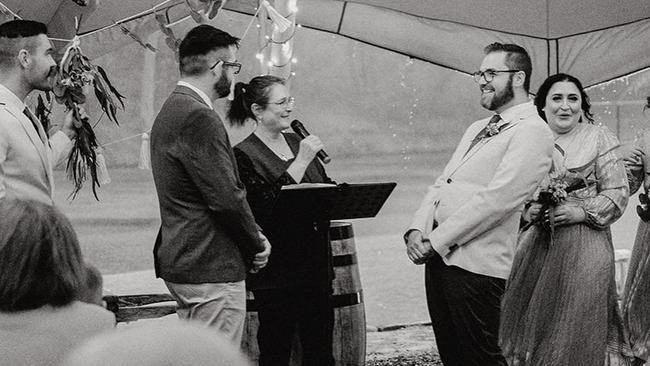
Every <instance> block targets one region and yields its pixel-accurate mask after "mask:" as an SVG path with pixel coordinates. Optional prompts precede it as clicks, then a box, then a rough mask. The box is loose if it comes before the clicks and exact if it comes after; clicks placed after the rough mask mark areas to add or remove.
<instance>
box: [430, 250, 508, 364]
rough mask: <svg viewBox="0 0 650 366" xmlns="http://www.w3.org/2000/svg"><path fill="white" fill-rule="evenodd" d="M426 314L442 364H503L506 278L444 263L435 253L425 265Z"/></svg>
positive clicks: (504, 362)
mask: <svg viewBox="0 0 650 366" xmlns="http://www.w3.org/2000/svg"><path fill="white" fill-rule="evenodd" d="M425 267H426V268H425V287H426V294H427V305H428V307H429V315H430V316H431V322H432V324H433V332H434V335H435V337H436V344H437V345H438V351H439V353H440V358H441V359H442V362H443V364H444V365H445V366H493V365H494V366H506V365H507V363H506V361H505V359H504V358H503V356H502V355H501V350H500V348H499V346H498V341H499V336H498V331H499V316H500V309H501V298H502V296H503V292H504V289H505V282H506V281H505V280H503V279H501V278H496V277H490V276H484V275H479V274H475V273H472V272H469V271H466V270H464V269H462V268H460V267H457V266H447V265H446V264H445V263H444V262H443V261H442V258H441V257H440V255H438V254H437V253H434V256H433V257H431V258H430V259H429V260H428V261H427V263H426V266H425Z"/></svg>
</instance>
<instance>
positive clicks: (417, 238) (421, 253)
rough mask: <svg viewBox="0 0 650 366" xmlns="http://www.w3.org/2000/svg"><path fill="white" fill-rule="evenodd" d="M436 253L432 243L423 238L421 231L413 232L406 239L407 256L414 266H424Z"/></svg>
mask: <svg viewBox="0 0 650 366" xmlns="http://www.w3.org/2000/svg"><path fill="white" fill-rule="evenodd" d="M434 251H435V249H433V246H432V245H431V241H429V239H426V238H423V237H422V232H421V231H420V230H413V231H411V232H410V233H409V234H408V236H407V237H406V254H407V255H408V257H409V259H410V260H411V262H413V263H414V264H424V263H425V262H426V261H427V259H429V257H431V256H432V255H433V254H434Z"/></svg>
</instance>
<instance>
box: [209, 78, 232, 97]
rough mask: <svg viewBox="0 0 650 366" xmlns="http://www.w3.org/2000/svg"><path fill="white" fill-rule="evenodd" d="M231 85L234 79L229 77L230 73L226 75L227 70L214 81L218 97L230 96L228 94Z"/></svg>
mask: <svg viewBox="0 0 650 366" xmlns="http://www.w3.org/2000/svg"><path fill="white" fill-rule="evenodd" d="M231 85H232V80H230V79H229V78H228V75H226V73H225V72H222V73H221V77H220V78H219V80H217V82H216V83H214V87H213V88H214V93H215V94H216V96H217V99H219V98H223V97H225V96H228V94H230V88H231Z"/></svg>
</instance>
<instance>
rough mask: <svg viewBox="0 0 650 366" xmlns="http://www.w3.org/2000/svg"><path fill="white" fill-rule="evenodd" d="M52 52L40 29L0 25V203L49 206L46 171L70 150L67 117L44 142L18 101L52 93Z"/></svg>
mask: <svg viewBox="0 0 650 366" xmlns="http://www.w3.org/2000/svg"><path fill="white" fill-rule="evenodd" d="M53 53H54V50H53V49H52V44H51V43H50V40H49V39H48V38H47V27H46V26H45V25H44V24H42V23H39V22H35V21H31V20H13V21H9V22H6V23H3V24H1V25H0V198H3V197H12V198H18V199H29V200H35V201H40V202H43V203H46V204H50V205H52V204H53V202H54V201H53V198H52V195H53V191H54V179H53V173H52V169H53V168H54V167H56V166H57V165H59V164H60V163H62V162H63V161H65V159H66V158H67V156H68V153H69V152H70V149H71V148H72V141H71V140H72V139H73V138H74V137H75V135H76V133H75V131H74V129H73V127H72V113H71V112H70V113H68V114H67V115H66V117H65V121H64V123H63V126H62V127H61V129H60V130H59V131H57V132H56V133H54V134H53V135H52V136H51V137H49V138H48V135H47V131H45V129H44V128H43V125H42V124H41V122H40V121H39V120H38V118H36V116H35V115H34V113H33V112H32V111H31V110H29V108H28V107H27V106H26V105H25V102H24V100H25V98H26V97H27V95H28V94H29V93H31V92H32V91H33V90H41V91H49V90H51V89H52V84H51V82H52V79H53V77H54V75H55V74H56V63H55V62H54V59H53V58H52V54H53Z"/></svg>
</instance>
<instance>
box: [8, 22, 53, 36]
mask: <svg viewBox="0 0 650 366" xmlns="http://www.w3.org/2000/svg"><path fill="white" fill-rule="evenodd" d="M39 34H47V26H46V25H45V24H43V23H41V22H37V21H34V20H23V19H18V20H11V21H8V22H6V23H2V24H0V38H25V37H34V36H38V35H39Z"/></svg>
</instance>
